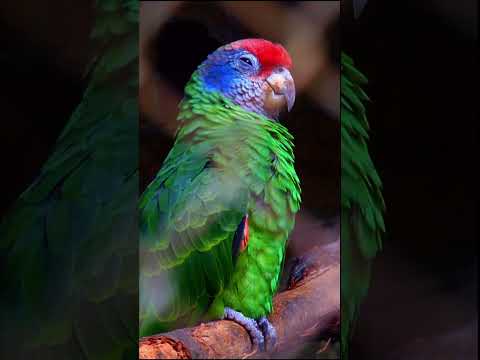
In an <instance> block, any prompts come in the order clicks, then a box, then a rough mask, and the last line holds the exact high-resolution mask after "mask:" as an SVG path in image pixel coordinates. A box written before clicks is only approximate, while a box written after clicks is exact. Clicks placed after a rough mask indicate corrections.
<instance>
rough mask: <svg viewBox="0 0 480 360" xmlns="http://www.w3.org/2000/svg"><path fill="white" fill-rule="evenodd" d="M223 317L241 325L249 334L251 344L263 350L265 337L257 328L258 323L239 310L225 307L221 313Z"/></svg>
mask: <svg viewBox="0 0 480 360" xmlns="http://www.w3.org/2000/svg"><path fill="white" fill-rule="evenodd" d="M223 318H224V319H226V320H232V321H235V322H236V323H237V324H240V325H242V326H243V327H244V328H245V329H246V330H247V332H248V334H249V335H250V339H251V340H252V343H253V346H254V347H258V348H259V349H260V351H264V350H265V337H264V336H263V333H262V331H261V330H260V328H259V325H258V324H257V322H256V321H255V320H254V319H251V318H249V317H246V316H245V315H243V314H242V313H241V312H239V311H236V310H233V309H231V308H229V307H226V308H225V310H224V313H223Z"/></svg>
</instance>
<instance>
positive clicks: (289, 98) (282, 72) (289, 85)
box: [265, 67, 295, 116]
mask: <svg viewBox="0 0 480 360" xmlns="http://www.w3.org/2000/svg"><path fill="white" fill-rule="evenodd" d="M265 82H266V83H267V84H268V85H269V86H270V88H271V91H270V94H267V97H266V99H265V108H266V110H267V111H269V112H270V113H272V114H276V115H277V116H278V114H279V113H280V110H281V109H282V108H284V107H285V106H286V107H287V110H288V111H290V110H292V107H293V104H294V103H295V83H294V82H293V78H292V75H291V74H290V71H288V70H287V69H286V68H284V67H280V68H277V69H275V70H274V71H273V73H272V74H271V75H270V76H269V77H268V78H266V79H265Z"/></svg>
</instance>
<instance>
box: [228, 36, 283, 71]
mask: <svg viewBox="0 0 480 360" xmlns="http://www.w3.org/2000/svg"><path fill="white" fill-rule="evenodd" d="M230 46H231V47H232V48H233V49H245V50H247V51H249V52H251V53H252V54H253V55H255V56H256V57H257V59H258V61H260V63H261V64H262V67H264V68H273V67H276V66H283V67H286V68H287V69H290V67H291V66H292V59H291V58H290V55H289V54H288V52H287V50H285V48H284V47H283V46H282V45H280V44H274V43H272V42H270V41H268V40H264V39H244V40H238V41H235V42H233V43H231V44H230Z"/></svg>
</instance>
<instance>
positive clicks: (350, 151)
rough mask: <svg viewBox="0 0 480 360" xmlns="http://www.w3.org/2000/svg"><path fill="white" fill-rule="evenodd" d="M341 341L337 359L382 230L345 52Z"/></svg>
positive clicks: (364, 125) (376, 184) (376, 185)
mask: <svg viewBox="0 0 480 360" xmlns="http://www.w3.org/2000/svg"><path fill="white" fill-rule="evenodd" d="M341 66H342V70H341V71H342V73H341V141H342V160H341V162H342V178H341V182H342V191H341V205H342V213H341V279H342V281H341V319H342V323H341V333H342V336H341V342H342V355H343V358H345V359H346V358H347V356H348V342H349V341H350V338H351V335H352V331H353V328H354V324H355V319H356V318H357V314H358V309H359V305H360V303H361V301H362V299H363V298H364V297H365V296H366V295H367V292H368V286H369V282H370V268H371V261H372V259H373V258H374V257H375V255H376V253H377V251H378V250H380V249H381V246H382V245H381V244H382V243H381V236H382V234H383V232H384V231H385V226H384V222H383V212H384V210H385V204H384V201H383V196H382V192H381V188H382V184H381V181H380V178H379V176H378V174H377V171H376V170H375V166H374V165H373V163H372V160H371V158H370V155H369V153H368V147H367V140H368V130H369V126H368V121H367V117H366V112H365V107H364V105H363V103H364V102H365V101H367V100H368V97H367V95H366V94H365V92H364V91H363V90H362V88H361V86H362V85H364V84H366V82H367V79H366V78H365V76H364V75H363V74H361V73H360V72H359V71H358V70H357V69H355V67H354V63H353V61H352V59H351V58H350V57H349V56H347V55H346V54H342V57H341Z"/></svg>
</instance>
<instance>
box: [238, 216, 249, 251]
mask: <svg viewBox="0 0 480 360" xmlns="http://www.w3.org/2000/svg"><path fill="white" fill-rule="evenodd" d="M249 238H250V233H249V230H248V215H246V216H245V226H244V227H243V237H242V242H241V243H240V252H243V251H244V250H245V249H246V248H247V245H248V240H249Z"/></svg>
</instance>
